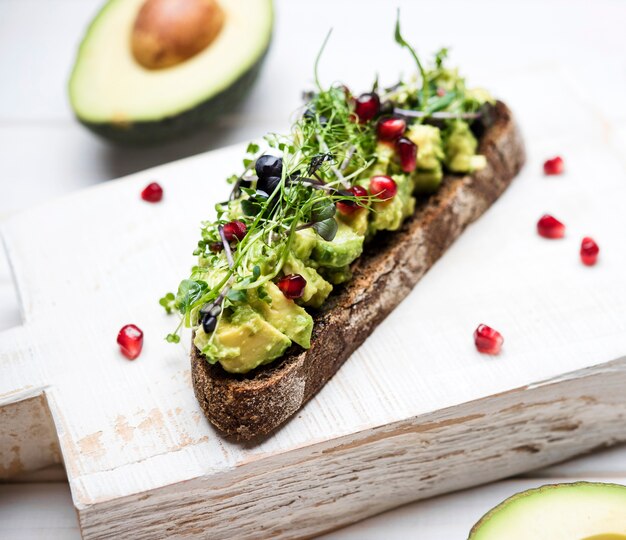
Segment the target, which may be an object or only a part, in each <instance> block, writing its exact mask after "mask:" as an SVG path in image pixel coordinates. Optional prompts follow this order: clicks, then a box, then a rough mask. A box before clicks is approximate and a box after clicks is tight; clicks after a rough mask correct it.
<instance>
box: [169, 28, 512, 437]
mask: <svg viewBox="0 0 626 540" xmlns="http://www.w3.org/2000/svg"><path fill="white" fill-rule="evenodd" d="M396 40H397V41H398V43H400V44H401V45H403V46H405V47H407V48H408V49H409V50H410V52H411V53H412V55H413V57H414V59H415V60H416V63H417V66H418V71H419V73H420V75H419V77H417V78H416V79H414V80H411V81H408V82H404V81H401V82H400V83H398V84H396V85H394V86H393V87H391V88H387V89H380V88H378V86H377V85H375V86H374V88H373V90H372V91H371V92H368V93H365V94H361V95H360V96H358V97H353V96H352V95H351V93H350V92H349V90H348V89H347V88H346V87H344V86H339V85H334V86H332V87H331V88H328V89H324V88H322V86H321V85H320V84H319V82H318V84H317V86H318V88H317V90H316V91H315V92H314V93H312V94H310V95H309V96H308V103H307V106H306V110H305V111H304V113H303V114H302V117H301V118H300V119H299V120H298V121H297V122H296V123H295V125H294V128H293V131H292V133H291V134H290V135H289V136H287V137H280V136H276V135H271V136H268V137H267V138H266V141H267V143H268V145H269V146H270V151H271V153H270V151H261V150H260V149H259V148H258V146H257V145H255V144H251V145H250V146H249V148H248V153H249V154H250V155H249V156H248V157H247V158H246V159H245V160H244V169H245V170H244V173H243V174H242V175H240V176H234V177H233V178H232V179H231V181H232V182H233V184H234V186H233V192H232V195H231V198H230V200H229V201H226V202H224V203H221V204H219V205H218V206H217V211H218V220H217V221H213V222H206V223H204V224H203V228H202V239H201V240H200V242H199V243H198V248H197V249H196V251H195V252H194V253H195V255H197V256H198V257H199V259H198V260H199V263H198V265H197V266H195V267H194V268H193V269H192V274H191V277H190V279H187V280H184V281H183V282H182V283H181V285H180V287H179V289H178V293H177V294H176V295H174V294H173V293H169V294H168V295H166V296H165V297H164V298H163V299H162V300H161V303H162V305H163V306H164V307H165V308H166V309H167V310H169V311H172V310H174V309H177V310H178V311H179V312H180V313H181V314H182V316H183V318H182V322H181V325H186V326H188V327H191V328H192V329H193V345H192V352H191V361H192V379H193V385H194V390H195V394H196V397H197V399H198V401H199V403H200V405H201V407H202V409H203V411H204V413H205V415H206V416H207V418H208V419H209V420H210V421H211V422H212V423H213V424H214V425H215V426H216V427H217V428H218V429H220V430H221V431H222V432H224V433H225V434H227V435H230V436H234V437H235V438H238V439H241V440H249V439H253V438H256V437H259V436H263V435H266V434H268V433H270V432H271V431H272V430H274V429H275V428H277V427H278V426H280V425H281V424H282V423H284V422H285V421H286V420H287V419H288V418H289V417H290V416H292V415H293V414H294V413H295V412H296V411H298V410H299V409H300V408H301V407H302V406H303V405H304V404H305V403H306V402H307V401H308V400H309V399H310V398H311V397H312V396H314V395H315V394H316V393H317V391H319V389H320V388H321V387H322V386H323V385H324V384H325V383H326V381H328V380H329V379H330V377H332V375H333V374H334V373H335V372H336V371H337V369H338V368H339V367H340V366H341V364H342V363H343V362H344V361H345V360H346V359H347V358H348V357H349V356H350V354H351V353H352V352H353V351H354V350H355V349H356V348H357V347H358V346H359V345H361V344H362V343H363V342H364V341H365V339H366V338H367V336H368V335H369V334H370V333H371V332H372V331H373V329H374V328H375V327H376V326H377V325H378V324H379V323H380V322H381V321H382V320H383V319H384V318H385V316H386V315H387V314H389V312H390V311H391V310H392V309H393V308H394V307H395V306H397V305H398V304H399V303H400V301H401V300H402V299H403V298H404V297H405V296H406V295H407V294H408V293H409V292H410V290H411V288H412V287H413V286H414V285H415V283H416V282H417V281H418V280H419V279H420V278H421V276H422V275H423V274H424V273H425V272H426V271H427V270H428V269H429V268H430V267H431V266H432V264H433V263H434V262H435V261H436V260H437V259H438V258H439V257H440V256H441V255H442V254H443V252H444V251H445V250H446V248H447V247H448V246H449V245H450V244H451V243H452V242H453V241H454V240H455V239H456V238H457V237H458V235H459V234H460V233H461V232H462V231H463V229H464V228H465V227H466V226H467V225H468V224H469V223H471V222H472V221H473V220H475V219H477V218H478V217H479V216H480V215H481V214H482V213H483V212H484V211H485V210H486V209H487V208H488V207H489V206H490V205H491V203H493V202H494V201H495V200H496V199H497V198H498V196H499V195H500V194H501V193H502V192H503V191H504V189H505V188H506V187H507V186H508V184H509V183H510V182H511V180H512V179H513V177H514V176H515V175H516V174H517V172H518V171H519V169H520V168H521V166H522V164H523V162H524V148H523V143H522V140H521V137H520V135H519V132H518V131H517V128H516V126H515V124H514V122H513V119H512V117H511V113H510V111H509V110H508V108H507V107H506V106H505V105H504V104H503V103H501V102H496V101H494V100H493V99H492V98H491V97H490V96H489V94H488V93H486V92H485V91H482V90H469V89H467V88H466V87H465V81H464V79H462V78H461V77H460V76H459V75H458V74H457V72H456V70H450V69H447V68H446V67H445V66H444V61H445V57H446V51H445V50H442V51H440V52H439V53H438V54H437V56H436V57H435V61H434V65H433V67H432V68H431V69H429V70H425V69H423V66H422V64H421V62H420V61H419V59H418V57H417V55H416V54H415V52H414V51H413V49H411V48H410V47H409V46H408V45H407V44H406V42H404V40H403V39H402V36H401V34H400V32H399V28H398V27H397V28H396ZM316 80H317V77H316ZM272 154H280V156H281V157H278V155H272ZM253 170H254V172H252V171H253ZM178 339H179V337H178V334H177V333H174V334H170V336H168V340H170V341H177V340H178Z"/></svg>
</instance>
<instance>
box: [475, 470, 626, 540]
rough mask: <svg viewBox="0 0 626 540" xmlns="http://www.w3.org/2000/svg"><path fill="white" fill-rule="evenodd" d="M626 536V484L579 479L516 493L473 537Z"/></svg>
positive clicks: (566, 539)
mask: <svg viewBox="0 0 626 540" xmlns="http://www.w3.org/2000/svg"><path fill="white" fill-rule="evenodd" d="M503 539H506V540H626V486H621V485H617V484H601V483H589V482H577V483H573V484H553V485H547V486H542V487H540V488H537V489H531V490H529V491H524V492H522V493H518V494H517V495H514V496H513V497H510V498H509V499H507V500H506V501H504V502H503V503H501V504H499V505H498V506H496V507H495V508H494V509H493V510H491V511H490V512H488V513H487V514H485V516H484V517H483V518H482V519H481V520H480V521H479V522H478V523H477V524H476V525H475V526H474V527H473V528H472V530H471V532H470V535H469V540H503Z"/></svg>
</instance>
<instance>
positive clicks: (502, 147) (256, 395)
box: [191, 102, 525, 440]
mask: <svg viewBox="0 0 626 540" xmlns="http://www.w3.org/2000/svg"><path fill="white" fill-rule="evenodd" d="M479 153H481V154H482V155H484V156H485V157H486V158H487V167H486V168H484V169H482V170H481V171H479V172H476V173H474V174H471V175H467V176H452V175H450V176H446V177H445V178H444V180H443V183H442V185H441V187H440V189H439V190H438V191H437V193H435V194H434V195H431V196H430V197H428V198H425V199H423V200H421V201H420V202H418V207H417V209H416V212H415V214H414V215H413V216H412V217H410V218H409V219H407V220H406V222H405V223H404V225H403V227H402V229H401V230H399V231H396V232H387V233H379V234H377V235H376V236H375V238H374V239H373V241H372V242H371V243H369V244H368V245H367V247H366V249H365V252H364V254H363V255H362V256H361V257H360V258H359V259H357V260H356V261H355V262H354V264H353V268H352V270H353V274H354V277H353V278H352V280H351V281H350V282H348V283H347V284H346V285H345V286H342V287H338V288H337V289H336V291H334V292H333V294H332V295H331V296H330V298H329V299H328V300H327V302H326V303H325V304H324V306H323V307H322V308H321V309H320V310H318V311H316V312H315V313H314V314H313V318H314V329H313V336H312V339H311V348H310V349H309V350H303V349H302V348H300V347H297V346H294V347H292V348H291V349H290V350H289V351H287V353H286V354H285V355H284V357H283V358H282V359H279V360H276V361H274V362H273V363H271V364H269V365H267V366H264V367H261V368H258V369H256V370H254V371H253V372H251V373H249V374H247V375H232V374H230V373H227V372H226V371H224V370H223V369H222V368H221V367H220V365H219V364H215V365H211V364H209V363H208V362H207V361H206V359H205V358H204V357H203V356H202V354H201V353H200V351H198V349H197V348H196V347H195V346H193V344H192V352H191V373H192V379H193V386H194V391H195V394H196V397H197V398H198V401H199V402H200V405H201V407H202V409H203V411H204V413H205V415H206V417H207V418H208V419H209V421H210V422H211V423H213V424H214V425H215V426H216V427H217V428H218V429H219V430H220V431H222V432H223V433H224V434H226V435H229V436H232V437H234V438H236V439H239V440H250V439H255V438H257V437H262V436H264V435H267V434H268V433H270V432H271V431H273V430H275V429H276V428H277V427H278V426H280V425H281V424H282V423H284V422H285V421H286V420H287V419H288V418H289V417H291V416H292V415H293V414H294V413H296V412H297V411H298V410H299V409H300V408H301V407H302V406H303V405H304V404H305V403H306V402H307V401H308V400H309V399H311V397H313V396H314V395H315V394H316V393H317V392H318V391H319V390H320V388H322V386H323V385H324V384H326V382H327V381H328V380H329V379H330V378H331V377H332V376H333V375H334V374H335V372H336V371H337V370H338V369H339V367H341V365H342V364H343V363H344V362H345V361H346V359H347V358H348V357H349V356H350V355H351V354H352V353H353V352H354V351H355V350H356V348H357V347H359V345H361V344H362V343H363V342H364V341H365V339H366V338H367V337H368V336H369V335H370V334H371V333H372V331H373V330H374V328H376V326H377V325H378V324H380V322H381V321H382V320H383V319H384V318H385V317H386V316H387V315H388V314H389V313H390V312H391V310H392V309H394V308H395V307H396V306H397V305H398V304H399V303H400V302H401V301H402V300H403V299H404V297H406V295H407V294H408V293H409V292H410V291H411V289H412V288H413V286H414V285H415V284H416V283H417V282H418V280H419V279H420V278H421V277H422V276H423V275H424V274H425V273H426V271H428V269H429V268H430V267H431V266H432V265H433V264H434V262H435V261H436V260H437V259H439V257H441V255H443V253H444V252H445V250H446V249H447V248H448V247H449V246H450V245H451V244H452V242H454V240H455V239H456V238H457V237H458V236H459V235H460V234H461V233H462V232H463V230H464V229H465V227H467V225H469V224H470V223H471V222H472V221H474V220H475V219H477V218H478V217H480V216H481V215H482V213H483V212H485V210H487V208H489V206H491V204H492V203H493V202H494V201H495V200H496V199H497V198H498V197H499V196H500V195H501V194H502V192H503V191H504V190H505V189H506V188H507V186H508V185H509V184H510V183H511V181H512V180H513V178H514V177H515V175H516V174H517V173H518V172H519V170H520V169H521V167H522V165H523V164H524V160H525V152H524V144H523V141H522V138H521V135H520V133H519V131H518V129H517V126H516V125H515V122H514V120H513V117H512V115H511V112H510V111H509V109H508V108H507V107H506V105H504V104H503V103H501V102H498V103H497V105H496V107H495V119H494V122H493V123H492V124H491V126H490V127H488V128H487V129H486V130H485V131H484V133H483V134H482V136H481V137H480V145H479Z"/></svg>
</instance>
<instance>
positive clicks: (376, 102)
mask: <svg viewBox="0 0 626 540" xmlns="http://www.w3.org/2000/svg"><path fill="white" fill-rule="evenodd" d="M354 112H355V113H356V115H357V116H358V117H359V122H360V123H361V124H363V123H365V122H369V121H370V120H372V119H373V118H374V117H376V116H377V115H378V113H379V112H380V99H379V97H378V94H376V93H374V92H371V93H368V94H361V95H360V96H359V97H358V98H356V100H355V102H354Z"/></svg>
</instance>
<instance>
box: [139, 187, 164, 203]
mask: <svg viewBox="0 0 626 540" xmlns="http://www.w3.org/2000/svg"><path fill="white" fill-rule="evenodd" d="M141 198H142V199H143V200H144V201H147V202H151V203H156V202H159V201H160V200H161V199H162V198H163V188H162V187H161V186H160V185H159V184H157V183H156V182H152V183H151V184H148V185H147V186H146V187H145V188H143V191H142V192H141Z"/></svg>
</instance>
